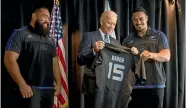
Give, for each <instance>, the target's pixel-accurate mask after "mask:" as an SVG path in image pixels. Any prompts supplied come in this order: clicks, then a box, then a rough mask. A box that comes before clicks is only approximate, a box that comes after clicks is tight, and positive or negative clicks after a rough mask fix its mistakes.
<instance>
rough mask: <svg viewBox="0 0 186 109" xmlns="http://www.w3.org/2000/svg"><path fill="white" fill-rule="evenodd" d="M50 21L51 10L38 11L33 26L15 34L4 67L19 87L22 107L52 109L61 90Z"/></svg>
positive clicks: (9, 44) (9, 45)
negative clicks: (50, 35) (55, 97)
mask: <svg viewBox="0 0 186 109" xmlns="http://www.w3.org/2000/svg"><path fill="white" fill-rule="evenodd" d="M49 21H50V13H49V10H48V9H47V8H45V7H41V8H38V9H36V10H35V11H34V12H33V13H32V17H31V22H30V24H29V25H28V26H25V27H22V28H20V29H16V30H14V32H13V33H12V35H11V36H10V38H9V40H8V42H7V45H6V51H5V55H4V64H5V66H6V68H7V71H8V72H9V74H10V76H11V77H12V78H13V80H14V81H15V82H16V83H17V86H18V87H17V88H16V89H15V91H18V92H19V93H18V94H19V95H17V97H18V98H17V100H20V101H21V102H20V106H19V105H18V107H27V108H28V107H34V108H40V107H45V108H51V107H52V106H53V101H54V100H53V98H54V95H58V94H59V92H60V90H61V89H60V72H59V66H58V59H57V56H56V49H55V44H54V42H53V40H52V39H51V38H50V37H49V36H48V33H49V32H48V31H49ZM54 81H55V86H54ZM19 97H21V98H22V99H19Z"/></svg>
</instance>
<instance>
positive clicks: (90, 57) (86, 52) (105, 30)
mask: <svg viewBox="0 0 186 109" xmlns="http://www.w3.org/2000/svg"><path fill="white" fill-rule="evenodd" d="M116 22H117V14H116V13H115V12H113V11H104V12H103V13H102V15H101V17H100V24H101V26H100V28H99V30H97V31H93V32H87V33H85V34H84V35H83V37H82V40H81V43H80V46H79V52H78V58H77V61H78V64H79V65H80V66H82V65H85V71H84V77H83V78H84V79H83V87H82V88H83V92H86V94H85V107H93V106H94V90H95V86H94V85H95V84H94V83H95V75H94V73H93V72H92V71H91V69H90V67H91V65H92V63H93V61H94V59H95V57H96V54H97V52H99V50H100V49H103V48H104V45H105V43H111V44H120V42H119V41H118V40H116V38H115V37H114V29H115V26H116Z"/></svg>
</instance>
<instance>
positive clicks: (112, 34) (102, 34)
mask: <svg viewBox="0 0 186 109" xmlns="http://www.w3.org/2000/svg"><path fill="white" fill-rule="evenodd" d="M99 32H100V33H101V37H102V39H103V40H104V35H105V33H103V32H102V30H101V29H100V28H99ZM109 35H110V36H111V37H112V38H114V39H116V37H114V32H112V33H111V34H109Z"/></svg>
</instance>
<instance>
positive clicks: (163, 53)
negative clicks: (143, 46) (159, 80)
mask: <svg viewBox="0 0 186 109" xmlns="http://www.w3.org/2000/svg"><path fill="white" fill-rule="evenodd" d="M158 38H159V44H158V45H159V53H153V52H149V51H144V52H142V53H141V55H140V56H141V57H145V58H150V59H153V60H155V61H158V62H168V61H169V60H170V56H171V54H170V50H169V44H168V41H167V37H166V35H165V34H164V33H163V32H160V33H159V37H158Z"/></svg>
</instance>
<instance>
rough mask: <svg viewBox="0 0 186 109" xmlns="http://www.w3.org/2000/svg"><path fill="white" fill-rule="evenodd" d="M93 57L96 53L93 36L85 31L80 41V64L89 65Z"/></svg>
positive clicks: (78, 60)
mask: <svg viewBox="0 0 186 109" xmlns="http://www.w3.org/2000/svg"><path fill="white" fill-rule="evenodd" d="M93 59H94V53H93V47H92V42H91V38H90V36H89V34H87V33H85V35H84V36H83V37H82V40H81V42H80V46H79V51H78V57H77V62H78V64H79V65H87V64H90V61H92V62H93Z"/></svg>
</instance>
